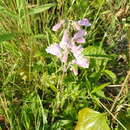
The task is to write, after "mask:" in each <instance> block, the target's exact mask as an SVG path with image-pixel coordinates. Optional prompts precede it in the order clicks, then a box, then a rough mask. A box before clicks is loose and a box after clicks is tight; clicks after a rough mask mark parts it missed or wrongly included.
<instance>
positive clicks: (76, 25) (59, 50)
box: [46, 18, 91, 75]
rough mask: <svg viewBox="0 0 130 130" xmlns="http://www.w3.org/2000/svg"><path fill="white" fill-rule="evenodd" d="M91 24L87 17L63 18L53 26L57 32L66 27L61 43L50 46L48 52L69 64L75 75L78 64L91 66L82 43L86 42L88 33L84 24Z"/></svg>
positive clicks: (84, 66) (85, 66)
mask: <svg viewBox="0 0 130 130" xmlns="http://www.w3.org/2000/svg"><path fill="white" fill-rule="evenodd" d="M90 25H91V24H90V23H89V21H88V19H86V18H85V19H82V20H79V21H73V20H61V21H60V22H58V23H57V24H56V25H54V26H53V28H52V30H53V31H55V32H56V31H58V30H59V29H60V28H62V27H64V28H63V36H62V39H61V41H60V42H59V43H54V44H51V45H50V46H48V47H47V48H46V52H47V53H50V54H52V55H54V56H57V57H58V58H59V59H60V61H61V62H63V63H64V64H67V65H68V67H67V68H70V70H71V71H72V72H73V73H74V74H75V75H78V69H77V67H78V66H79V67H82V68H89V60H88V59H87V57H85V56H84V55H83V54H82V52H83V50H84V49H83V46H82V44H83V43H85V38H84V36H86V35H87V32H86V31H85V30H84V29H82V26H90ZM69 57H71V58H69ZM70 59H71V60H70Z"/></svg>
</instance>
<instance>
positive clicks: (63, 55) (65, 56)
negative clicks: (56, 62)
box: [60, 50, 69, 63]
mask: <svg viewBox="0 0 130 130" xmlns="http://www.w3.org/2000/svg"><path fill="white" fill-rule="evenodd" d="M68 54H69V51H68V50H64V52H63V53H62V57H61V58H60V60H61V61H62V62H64V63H67V60H68Z"/></svg>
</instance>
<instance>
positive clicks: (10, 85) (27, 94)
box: [0, 0, 130, 130]
mask: <svg viewBox="0 0 130 130" xmlns="http://www.w3.org/2000/svg"><path fill="white" fill-rule="evenodd" d="M82 18H88V19H89V21H90V22H91V24H92V26H91V27H88V28H86V30H87V32H88V34H87V36H86V43H85V44H84V48H85V51H86V52H85V53H86V54H87V55H89V56H88V58H89V60H90V67H89V68H88V69H82V68H79V75H78V76H75V75H74V74H73V73H72V72H71V71H69V70H68V71H67V73H65V74H64V77H63V78H62V70H63V66H62V65H61V63H60V62H59V60H58V59H57V58H56V57H54V56H52V55H50V54H47V53H46V51H45V48H46V47H47V46H48V45H50V44H52V43H54V42H59V41H60V39H61V35H60V33H55V32H53V31H52V26H53V25H54V24H56V23H57V21H59V20H61V19H70V20H79V19H82ZM129 28H130V1H129V0H109V1H108V0H93V1H92V0H0V129H2V130H6V129H8V130H9V129H10V130H24V129H25V130H34V129H36V130H73V129H74V128H75V125H76V123H77V114H78V112H79V110H81V109H82V108H85V107H88V108H91V109H93V110H95V111H98V112H100V113H106V115H107V118H108V120H107V123H108V125H109V127H110V129H112V130H130V124H129V122H130V93H129V87H130V80H129V79H130V76H129V75H130V74H129V73H130V71H129V67H130V47H129V46H130V38H129V37H130V36H129V35H130V31H129ZM93 54H94V56H93ZM60 81H62V82H61V83H60V84H59V82H60ZM57 84H59V85H57ZM57 86H58V87H57ZM90 130H91V129H90Z"/></svg>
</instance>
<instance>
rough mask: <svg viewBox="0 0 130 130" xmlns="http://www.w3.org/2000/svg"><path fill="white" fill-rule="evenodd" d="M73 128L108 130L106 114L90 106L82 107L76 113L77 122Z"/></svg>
mask: <svg viewBox="0 0 130 130" xmlns="http://www.w3.org/2000/svg"><path fill="white" fill-rule="evenodd" d="M75 130H110V128H109V126H108V124H107V118H106V114H104V113H99V112H97V111H94V110H92V109H90V108H84V109H82V110H80V111H79V113H78V123H77V125H76V127H75Z"/></svg>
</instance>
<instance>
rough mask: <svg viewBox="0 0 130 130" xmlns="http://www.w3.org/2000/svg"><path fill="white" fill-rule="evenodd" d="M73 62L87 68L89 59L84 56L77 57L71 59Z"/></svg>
mask: <svg viewBox="0 0 130 130" xmlns="http://www.w3.org/2000/svg"><path fill="white" fill-rule="evenodd" d="M73 63H74V64H77V65H78V66H80V67H83V68H88V67H89V61H88V60H87V59H86V58H85V57H79V58H77V59H75V60H74V61H73Z"/></svg>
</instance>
